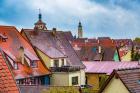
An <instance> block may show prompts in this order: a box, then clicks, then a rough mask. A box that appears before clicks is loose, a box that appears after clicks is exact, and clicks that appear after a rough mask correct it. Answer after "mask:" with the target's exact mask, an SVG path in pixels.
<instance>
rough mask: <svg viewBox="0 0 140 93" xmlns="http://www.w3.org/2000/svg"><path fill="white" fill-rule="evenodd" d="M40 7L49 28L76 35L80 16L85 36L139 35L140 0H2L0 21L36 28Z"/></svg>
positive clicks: (123, 36)
mask: <svg viewBox="0 0 140 93" xmlns="http://www.w3.org/2000/svg"><path fill="white" fill-rule="evenodd" d="M39 8H40V9H41V12H42V16H43V21H44V22H45V23H46V24H47V27H48V29H52V28H53V27H56V28H57V29H58V30H63V31H72V33H73V34H74V35H75V34H77V25H78V22H79V20H80V21H81V22H82V25H83V30H84V37H91V38H95V37H101V36H109V37H112V38H135V37H139V36H140V0H0V25H14V26H16V27H17V28H18V29H21V28H33V27H34V23H35V22H36V21H37V20H38V9H39Z"/></svg>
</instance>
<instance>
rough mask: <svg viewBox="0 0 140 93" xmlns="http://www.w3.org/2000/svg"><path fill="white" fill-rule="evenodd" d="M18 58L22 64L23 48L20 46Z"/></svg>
mask: <svg viewBox="0 0 140 93" xmlns="http://www.w3.org/2000/svg"><path fill="white" fill-rule="evenodd" d="M19 58H20V62H21V63H22V64H24V48H23V47H22V46H21V47H20V48H19Z"/></svg>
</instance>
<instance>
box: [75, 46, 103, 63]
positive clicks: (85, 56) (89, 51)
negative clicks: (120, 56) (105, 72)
mask: <svg viewBox="0 0 140 93" xmlns="http://www.w3.org/2000/svg"><path fill="white" fill-rule="evenodd" d="M74 49H75V51H76V53H77V55H78V56H79V58H80V59H81V60H82V61H94V60H98V61H99V60H101V58H102V54H99V53H98V47H97V46H82V47H79V49H77V50H76V48H74Z"/></svg>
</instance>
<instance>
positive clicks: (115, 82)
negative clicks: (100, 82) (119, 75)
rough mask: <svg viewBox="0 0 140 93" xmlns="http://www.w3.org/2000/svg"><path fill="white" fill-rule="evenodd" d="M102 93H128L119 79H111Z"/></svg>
mask: <svg viewBox="0 0 140 93" xmlns="http://www.w3.org/2000/svg"><path fill="white" fill-rule="evenodd" d="M102 93H129V91H128V90H127V88H126V87H125V86H124V84H123V83H122V82H121V80H120V79H116V78H115V77H113V78H112V80H111V81H110V83H109V84H108V85H107V86H106V88H105V89H104V91H103V92H102Z"/></svg>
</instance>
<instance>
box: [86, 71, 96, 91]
mask: <svg viewBox="0 0 140 93" xmlns="http://www.w3.org/2000/svg"><path fill="white" fill-rule="evenodd" d="M86 77H87V84H88V85H92V86H93V88H94V89H95V90H99V74H92V73H91V74H90V73H89V74H88V73H86Z"/></svg>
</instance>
